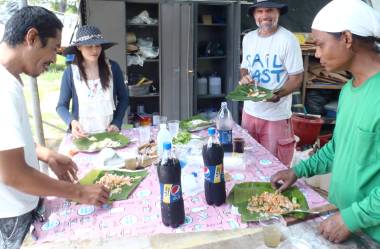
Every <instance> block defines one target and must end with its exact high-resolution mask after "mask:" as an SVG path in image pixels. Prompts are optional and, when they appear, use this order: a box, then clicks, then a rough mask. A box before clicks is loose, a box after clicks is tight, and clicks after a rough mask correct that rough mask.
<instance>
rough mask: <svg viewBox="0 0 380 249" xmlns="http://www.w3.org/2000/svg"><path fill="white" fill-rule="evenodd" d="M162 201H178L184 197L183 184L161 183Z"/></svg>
mask: <svg viewBox="0 0 380 249" xmlns="http://www.w3.org/2000/svg"><path fill="white" fill-rule="evenodd" d="M160 191H161V201H162V202H163V203H165V204H170V203H173V202H177V201H179V200H180V199H181V198H182V189H181V185H177V184H163V183H160Z"/></svg>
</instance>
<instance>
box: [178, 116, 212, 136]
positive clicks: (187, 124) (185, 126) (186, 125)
mask: <svg viewBox="0 0 380 249" xmlns="http://www.w3.org/2000/svg"><path fill="white" fill-rule="evenodd" d="M193 120H202V121H205V122H204V123H201V124H198V125H193V124H192V122H191V121H193ZM214 125H215V124H214V122H212V121H210V120H208V119H206V118H204V117H202V116H201V115H195V116H192V117H191V118H189V119H185V120H182V121H181V122H180V123H179V127H180V128H181V129H182V130H185V131H189V132H193V131H199V130H203V129H206V128H208V127H211V126H214Z"/></svg>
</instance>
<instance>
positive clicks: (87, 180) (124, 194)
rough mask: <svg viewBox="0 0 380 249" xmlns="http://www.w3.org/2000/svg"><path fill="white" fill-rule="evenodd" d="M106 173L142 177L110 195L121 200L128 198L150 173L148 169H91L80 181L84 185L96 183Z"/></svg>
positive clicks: (111, 197) (111, 198)
mask: <svg viewBox="0 0 380 249" xmlns="http://www.w3.org/2000/svg"><path fill="white" fill-rule="evenodd" d="M105 173H109V174H113V175H121V176H129V177H140V178H139V179H135V180H133V181H132V185H131V186H128V185H124V186H123V187H122V188H121V192H119V193H112V192H111V195H110V201H120V200H126V199H127V198H128V196H129V195H130V194H131V193H132V191H133V190H134V189H135V188H136V187H137V186H138V185H139V184H140V182H141V181H142V180H143V179H144V178H145V177H146V176H147V175H148V172H147V171H145V170H144V171H136V172H126V171H120V170H110V171H105V170H96V169H93V170H91V171H90V172H89V173H88V174H87V175H86V176H84V177H83V178H82V179H81V180H80V181H79V183H80V184H83V185H89V184H94V183H95V182H96V181H98V180H99V179H100V178H101V177H102V176H104V175H105Z"/></svg>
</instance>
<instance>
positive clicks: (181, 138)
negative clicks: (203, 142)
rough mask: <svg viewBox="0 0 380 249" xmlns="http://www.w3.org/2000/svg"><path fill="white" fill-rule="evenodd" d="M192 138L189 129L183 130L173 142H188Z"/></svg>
mask: <svg viewBox="0 0 380 249" xmlns="http://www.w3.org/2000/svg"><path fill="white" fill-rule="evenodd" d="M190 140H191V133H190V132H188V131H181V132H180V133H178V135H177V136H176V137H174V138H173V144H187V143H188V142H190Z"/></svg>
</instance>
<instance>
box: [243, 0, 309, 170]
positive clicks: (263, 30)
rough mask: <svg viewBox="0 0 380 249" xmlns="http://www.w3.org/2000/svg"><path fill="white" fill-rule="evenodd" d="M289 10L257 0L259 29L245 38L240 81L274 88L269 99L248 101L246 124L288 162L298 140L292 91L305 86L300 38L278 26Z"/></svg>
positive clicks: (253, 11)
mask: <svg viewBox="0 0 380 249" xmlns="http://www.w3.org/2000/svg"><path fill="white" fill-rule="evenodd" d="M287 10H288V7H287V5H286V4H283V3H276V2H274V1H265V0H257V2H256V3H255V4H253V5H252V6H251V7H250V8H249V10H248V13H249V15H250V16H252V17H253V18H254V19H255V22H256V24H257V26H258V29H256V30H254V31H251V32H249V33H247V34H246V35H245V36H244V38H243V44H242V45H243V58H242V63H241V68H240V75H241V79H240V82H239V84H252V83H253V82H256V83H257V85H259V86H261V87H264V88H267V89H270V90H273V91H274V95H273V97H272V98H271V99H267V100H266V101H261V102H253V101H245V102H244V109H243V117H242V127H243V128H245V129H247V130H248V132H249V133H250V134H251V135H252V136H253V138H255V139H256V140H257V141H258V142H259V143H261V144H262V145H263V146H264V147H265V148H266V149H268V150H269V151H270V152H271V153H272V154H273V155H275V156H276V157H278V158H279V159H280V161H281V162H282V163H284V164H285V165H289V164H290V162H291V160H292V157H293V150H294V143H295V141H294V134H293V129H292V127H291V122H290V117H291V115H292V112H291V104H292V95H291V93H292V92H293V91H294V90H296V89H298V88H299V87H300V86H301V82H302V72H303V63H302V54H301V48H300V46H299V43H298V41H297V39H296V37H295V36H294V35H293V34H292V33H291V32H290V31H288V30H286V29H285V28H283V27H281V26H279V25H278V19H279V17H280V15H282V14H285V13H286V12H287Z"/></svg>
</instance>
